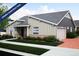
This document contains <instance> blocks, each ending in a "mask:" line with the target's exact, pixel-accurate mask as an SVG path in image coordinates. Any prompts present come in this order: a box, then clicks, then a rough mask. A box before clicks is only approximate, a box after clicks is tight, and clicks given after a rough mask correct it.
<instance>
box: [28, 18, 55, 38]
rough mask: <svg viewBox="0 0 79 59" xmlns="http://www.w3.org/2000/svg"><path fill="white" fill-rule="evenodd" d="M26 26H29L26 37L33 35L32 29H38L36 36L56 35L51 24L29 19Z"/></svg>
mask: <svg viewBox="0 0 79 59" xmlns="http://www.w3.org/2000/svg"><path fill="white" fill-rule="evenodd" d="M28 24H30V28H28V29H29V33H28V35H30V36H31V35H33V36H34V34H33V32H32V31H33V27H39V34H38V36H49V35H56V27H54V26H53V25H51V24H47V23H44V22H42V21H39V20H36V19H33V18H29V19H28ZM35 36H36V35H35Z"/></svg>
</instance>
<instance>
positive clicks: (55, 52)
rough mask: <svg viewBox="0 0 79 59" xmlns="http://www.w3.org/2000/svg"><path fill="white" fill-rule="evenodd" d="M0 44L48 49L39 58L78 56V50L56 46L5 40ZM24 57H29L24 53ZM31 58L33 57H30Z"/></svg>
mask: <svg viewBox="0 0 79 59" xmlns="http://www.w3.org/2000/svg"><path fill="white" fill-rule="evenodd" d="M0 42H3V43H9V44H16V45H22V46H31V47H38V48H45V49H49V51H47V52H46V53H44V54H42V55H41V56H79V49H72V48H63V47H57V46H56V47H55V46H46V45H38V44H30V43H20V42H11V41H6V40H1V41H0ZM26 56H29V54H28V53H26ZM31 56H35V55H31Z"/></svg>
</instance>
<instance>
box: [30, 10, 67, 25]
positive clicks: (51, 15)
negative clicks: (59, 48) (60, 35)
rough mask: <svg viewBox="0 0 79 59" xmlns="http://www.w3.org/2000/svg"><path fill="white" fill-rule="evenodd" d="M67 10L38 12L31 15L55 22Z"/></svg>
mask: <svg viewBox="0 0 79 59" xmlns="http://www.w3.org/2000/svg"><path fill="white" fill-rule="evenodd" d="M67 12H68V11H59V12H52V13H45V14H38V15H32V16H34V17H37V18H40V19H44V20H47V21H50V22H53V23H56V24H57V23H58V22H59V21H60V20H61V19H62V18H63V16H64V15H65V14H66V13H67Z"/></svg>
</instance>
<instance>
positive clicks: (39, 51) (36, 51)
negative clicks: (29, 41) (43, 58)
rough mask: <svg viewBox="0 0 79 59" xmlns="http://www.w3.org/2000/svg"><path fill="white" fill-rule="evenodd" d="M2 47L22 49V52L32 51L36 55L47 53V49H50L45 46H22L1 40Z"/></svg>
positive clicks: (0, 45)
mask: <svg viewBox="0 0 79 59" xmlns="http://www.w3.org/2000/svg"><path fill="white" fill-rule="evenodd" d="M0 47H1V48H6V49H12V50H16V51H21V52H26V53H31V54H35V55H41V54H43V53H45V52H46V51H48V49H44V48H36V47H30V46H21V45H14V44H8V43H1V42H0Z"/></svg>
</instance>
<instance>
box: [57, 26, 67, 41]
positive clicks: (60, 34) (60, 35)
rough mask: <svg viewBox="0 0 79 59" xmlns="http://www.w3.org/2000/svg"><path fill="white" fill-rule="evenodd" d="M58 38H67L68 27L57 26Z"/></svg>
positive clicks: (61, 39)
mask: <svg viewBox="0 0 79 59" xmlns="http://www.w3.org/2000/svg"><path fill="white" fill-rule="evenodd" d="M57 38H58V39H59V40H60V41H63V39H65V38H66V29H65V28H63V27H61V28H57Z"/></svg>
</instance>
